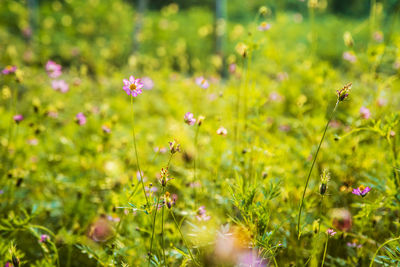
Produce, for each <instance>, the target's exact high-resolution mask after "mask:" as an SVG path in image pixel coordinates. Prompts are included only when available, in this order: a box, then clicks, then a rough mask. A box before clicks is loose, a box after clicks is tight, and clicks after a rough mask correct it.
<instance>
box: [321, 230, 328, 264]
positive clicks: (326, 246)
mask: <svg viewBox="0 0 400 267" xmlns="http://www.w3.org/2000/svg"><path fill="white" fill-rule="evenodd" d="M328 241H329V236H327V237H326V242H325V249H324V256H323V257H322V263H321V267H324V263H325V256H326V249H327V248H328Z"/></svg>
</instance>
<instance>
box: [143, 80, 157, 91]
mask: <svg viewBox="0 0 400 267" xmlns="http://www.w3.org/2000/svg"><path fill="white" fill-rule="evenodd" d="M142 83H143V89H146V90H151V89H153V87H154V82H153V80H152V79H151V78H150V77H143V78H142Z"/></svg>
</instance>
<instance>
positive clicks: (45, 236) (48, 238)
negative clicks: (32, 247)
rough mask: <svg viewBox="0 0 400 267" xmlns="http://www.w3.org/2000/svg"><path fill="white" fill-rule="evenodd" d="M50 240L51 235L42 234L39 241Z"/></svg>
mask: <svg viewBox="0 0 400 267" xmlns="http://www.w3.org/2000/svg"><path fill="white" fill-rule="evenodd" d="M49 240H50V237H49V236H48V235H41V236H40V239H39V242H40V243H46V242H47V241H49Z"/></svg>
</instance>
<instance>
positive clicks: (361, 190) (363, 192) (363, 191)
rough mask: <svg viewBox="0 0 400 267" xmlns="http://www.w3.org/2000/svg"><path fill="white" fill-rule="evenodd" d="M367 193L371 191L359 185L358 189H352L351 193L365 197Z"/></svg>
mask: <svg viewBox="0 0 400 267" xmlns="http://www.w3.org/2000/svg"><path fill="white" fill-rule="evenodd" d="M369 191H371V188H369V187H368V186H367V187H365V186H363V185H361V186H359V187H358V188H355V189H353V192H352V193H353V194H354V195H357V196H361V197H365V196H366V195H367V194H368V192H369Z"/></svg>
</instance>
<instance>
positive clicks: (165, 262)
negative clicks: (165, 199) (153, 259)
mask: <svg viewBox="0 0 400 267" xmlns="http://www.w3.org/2000/svg"><path fill="white" fill-rule="evenodd" d="M164 208H165V205H163V206H162V213H161V241H162V252H163V258H164V266H167V260H166V259H165V242H164Z"/></svg>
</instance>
